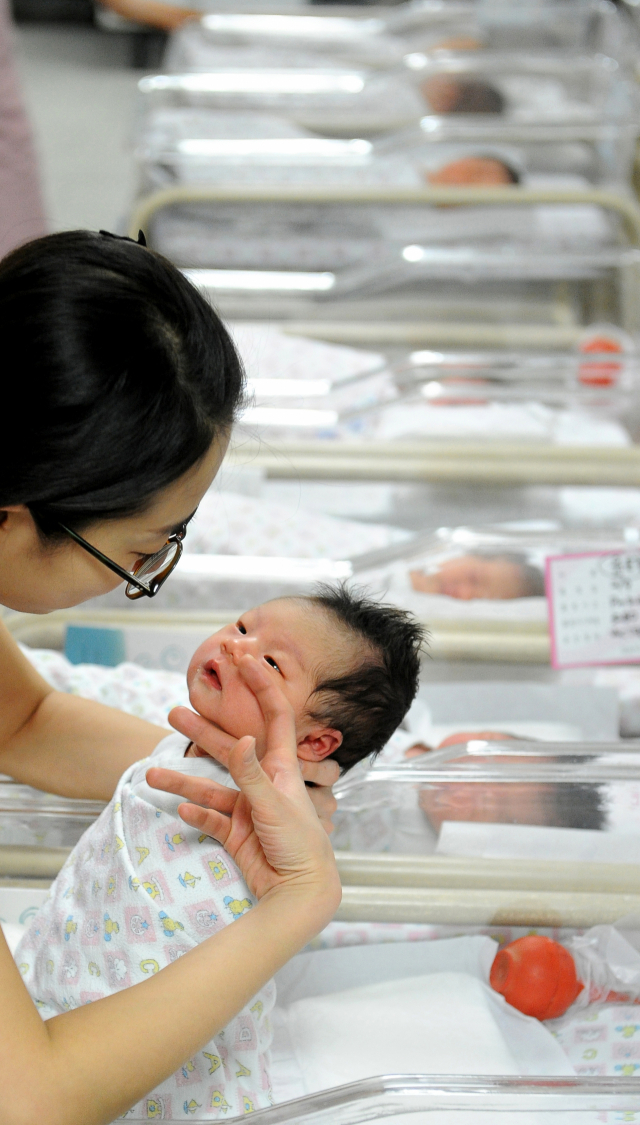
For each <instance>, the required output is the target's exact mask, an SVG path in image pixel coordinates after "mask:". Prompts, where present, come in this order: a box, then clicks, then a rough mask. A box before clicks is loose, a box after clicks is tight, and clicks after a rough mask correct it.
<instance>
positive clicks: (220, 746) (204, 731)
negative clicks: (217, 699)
mask: <svg viewBox="0 0 640 1125" xmlns="http://www.w3.org/2000/svg"><path fill="white" fill-rule="evenodd" d="M169 722H170V723H171V726H172V727H173V728H174V730H177V731H179V732H180V734H184V735H186V737H187V738H190V739H191V741H192V742H195V744H196V746H199V747H200V748H201V749H202V750H204V751H205V753H207V754H210V755H211V757H212V758H215V760H216V761H217V762H220V763H221V765H223V766H226V764H227V762H228V760H229V754H230V752H231V750H232V748H233V747H234V746H235V743H236V739H235V738H234V737H233V735H231V734H227V732H226V731H224V730H220V727H217V726H215V725H214V723H212V722H210V720H209V719H203V718H202V715H197V714H196V712H195V711H191V710H190V709H189V707H174V708H173V710H172V711H170V712H169Z"/></svg>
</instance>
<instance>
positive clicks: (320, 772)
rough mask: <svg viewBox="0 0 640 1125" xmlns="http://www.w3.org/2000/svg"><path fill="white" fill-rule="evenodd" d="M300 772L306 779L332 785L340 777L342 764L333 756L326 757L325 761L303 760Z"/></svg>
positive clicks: (323, 784)
mask: <svg viewBox="0 0 640 1125" xmlns="http://www.w3.org/2000/svg"><path fill="white" fill-rule="evenodd" d="M300 772H301V774H302V776H303V778H304V780H305V781H311V782H313V784H314V785H322V786H328V787H331V786H332V785H335V783H336V781H337V780H338V778H339V777H340V766H339V765H338V763H337V762H334V760H333V759H332V758H325V760H324V761H323V762H304V761H301V762H300Z"/></svg>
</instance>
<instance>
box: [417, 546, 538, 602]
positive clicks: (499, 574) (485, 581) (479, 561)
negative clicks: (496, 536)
mask: <svg viewBox="0 0 640 1125" xmlns="http://www.w3.org/2000/svg"><path fill="white" fill-rule="evenodd" d="M409 578H410V579H411V585H412V587H413V589H414V590H416V591H417V592H418V593H420V594H441V595H444V596H445V597H448V598H460V599H461V600H462V601H473V600H474V599H475V598H488V599H490V600H496V599H498V600H503V599H510V598H536V597H544V576H543V574H542V571H541V570H539V569H538V568H537V567H534V566H531V565H530V564H529V563H528V562H527V560H526V558H525V557H524V555H520V554H518V552H515V551H504V552H500V553H497V552H496V553H495V554H489V553H482V554H477V555H458V556H457V557H456V558H452V559H446V560H445V561H444V562H443V563H441V564H440V566H439V567H438V569H437V570H435V571H434V572H433V573H429V574H425V572H424V571H423V570H411V571H410V572H409Z"/></svg>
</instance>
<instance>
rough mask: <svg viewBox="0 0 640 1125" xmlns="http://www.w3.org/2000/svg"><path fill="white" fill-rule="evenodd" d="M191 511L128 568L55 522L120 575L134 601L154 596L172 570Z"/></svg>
mask: <svg viewBox="0 0 640 1125" xmlns="http://www.w3.org/2000/svg"><path fill="white" fill-rule="evenodd" d="M195 514H196V513H195V512H192V513H191V515H190V516H189V519H186V520H185V521H184V523H183V524H182V526H181V527H179V528H178V530H177V531H176V532H174V534H173V535H170V536H169V538H168V539H167V542H166V543H165V544H164V547H161V548H160V550H159V551H156V552H155V554H154V555H143V556H142V558H141V559H139V560H138V562H137V563H136V564H135V566H134V568H133V571H132V572H131V571H128V570H125V569H124V567H123V566H119V565H118V563H116V562H114V561H113V559H110V558H108V556H107V555H103V553H102V551H99V550H98V548H97V547H93V546H92V545H91V543H87V540H86V539H83V538H82V536H81V535H78V532H77V531H72V530H71V528H70V527H66V525H65V524H63V523H61V524H58V526H59V527H60V529H61V530H62V531H64V532H65V533H66V534H67V535H69V536H70V537H71V539H73V541H74V542H75V543H77V544H78V545H79V546H80V547H82V548H83V549H84V550H85V551H88V552H89V554H90V555H93V557H94V559H97V560H98V562H101V563H103V565H104V566H107V567H108V568H109V570H112V571H113V573H114V574H118V575H119V576H120V578H124V580H125V582H126V583H127V588H126V590H125V594H126V595H127V597H128V598H130V599H131V601H135V600H136V598H155V596H156V594H157V593H158V590H159V589H160V587H161V586H163V585H164V583H165V582H166V581H167V578H168V577H169V575H170V574H171V572H172V570H175V568H176V566H177V565H178V563H179V562H180V558H181V556H182V540H183V539H184V537H185V535H186V534H187V524H188V523H189V522H190V521H191V520H192V519H193V517H194V516H195Z"/></svg>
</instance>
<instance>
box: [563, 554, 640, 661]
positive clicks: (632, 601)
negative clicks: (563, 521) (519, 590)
mask: <svg viewBox="0 0 640 1125" xmlns="http://www.w3.org/2000/svg"><path fill="white" fill-rule="evenodd" d="M545 584H546V591H547V603H548V606H549V632H550V634H551V663H552V665H553V667H554V668H577V667H580V666H581V665H589V664H636V663H640V551H639V550H637V549H636V550H620V551H593V552H589V553H585V554H579V555H555V556H552V557H550V558H548V559H547V562H546V574H545Z"/></svg>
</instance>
